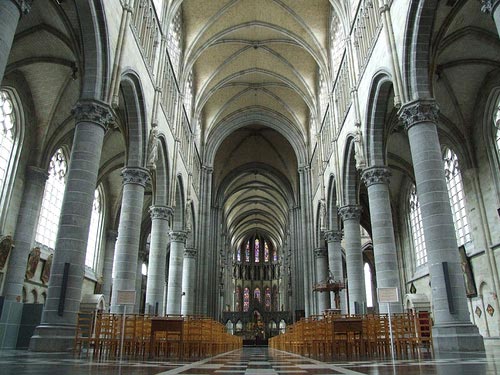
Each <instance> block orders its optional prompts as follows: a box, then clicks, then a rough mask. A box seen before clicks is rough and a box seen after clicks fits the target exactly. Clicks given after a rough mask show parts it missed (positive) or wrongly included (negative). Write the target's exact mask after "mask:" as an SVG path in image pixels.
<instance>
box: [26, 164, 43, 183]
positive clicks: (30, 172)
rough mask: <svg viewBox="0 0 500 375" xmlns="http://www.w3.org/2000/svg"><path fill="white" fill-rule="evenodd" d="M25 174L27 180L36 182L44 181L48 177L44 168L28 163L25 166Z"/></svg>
mask: <svg viewBox="0 0 500 375" xmlns="http://www.w3.org/2000/svg"><path fill="white" fill-rule="evenodd" d="M26 176H27V177H28V180H29V181H33V180H34V181H36V182H40V183H45V181H47V178H49V173H48V172H47V171H46V170H45V169H42V168H38V167H35V166H34V165H29V166H27V167H26Z"/></svg>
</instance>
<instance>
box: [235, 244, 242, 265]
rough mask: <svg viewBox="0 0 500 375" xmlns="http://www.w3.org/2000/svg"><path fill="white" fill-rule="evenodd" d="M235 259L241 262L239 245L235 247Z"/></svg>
mask: <svg viewBox="0 0 500 375" xmlns="http://www.w3.org/2000/svg"><path fill="white" fill-rule="evenodd" d="M236 261H237V262H241V246H238V248H237V249H236Z"/></svg>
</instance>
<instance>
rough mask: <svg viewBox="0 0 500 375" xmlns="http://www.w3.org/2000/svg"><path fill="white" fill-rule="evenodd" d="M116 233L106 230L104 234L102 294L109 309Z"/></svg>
mask: <svg viewBox="0 0 500 375" xmlns="http://www.w3.org/2000/svg"><path fill="white" fill-rule="evenodd" d="M117 236H118V231H116V230H112V229H110V230H108V231H107V232H106V250H105V251H106V252H105V253H104V265H103V268H102V294H103V295H104V299H105V300H106V304H107V306H108V307H109V304H110V301H111V285H112V283H113V258H114V257H115V246H116V237H117Z"/></svg>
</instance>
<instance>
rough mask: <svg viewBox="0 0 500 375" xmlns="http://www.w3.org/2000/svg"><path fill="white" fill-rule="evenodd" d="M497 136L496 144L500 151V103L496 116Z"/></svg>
mask: <svg viewBox="0 0 500 375" xmlns="http://www.w3.org/2000/svg"><path fill="white" fill-rule="evenodd" d="M495 128H496V132H495V138H496V145H497V151H498V152H499V153H500V104H499V105H498V108H497V113H496V116H495Z"/></svg>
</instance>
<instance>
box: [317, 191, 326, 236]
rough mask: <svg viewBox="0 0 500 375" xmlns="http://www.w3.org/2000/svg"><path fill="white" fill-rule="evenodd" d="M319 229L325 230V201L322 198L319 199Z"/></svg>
mask: <svg viewBox="0 0 500 375" xmlns="http://www.w3.org/2000/svg"><path fill="white" fill-rule="evenodd" d="M318 219H319V223H318V224H319V229H321V231H325V230H326V202H325V200H324V199H320V201H319V218H318Z"/></svg>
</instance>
